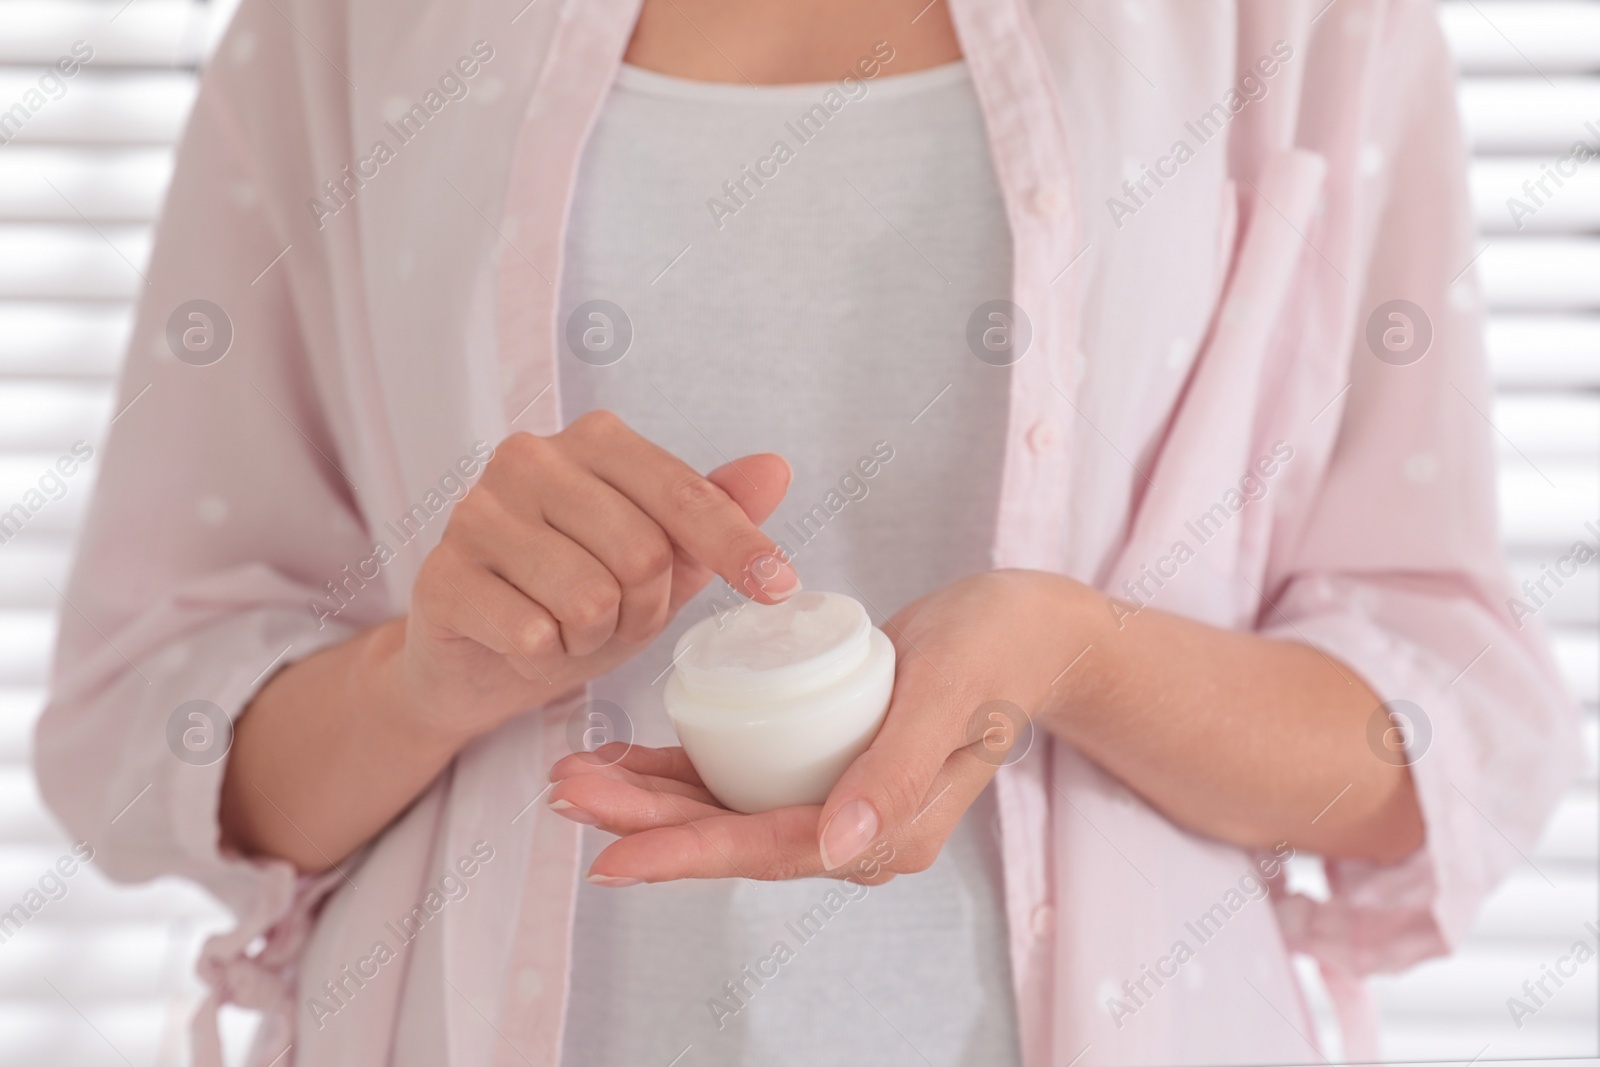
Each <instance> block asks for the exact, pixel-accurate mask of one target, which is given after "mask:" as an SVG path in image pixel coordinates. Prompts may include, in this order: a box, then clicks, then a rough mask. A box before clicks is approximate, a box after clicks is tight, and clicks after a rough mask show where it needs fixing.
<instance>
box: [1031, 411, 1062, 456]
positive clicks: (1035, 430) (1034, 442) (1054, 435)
mask: <svg viewBox="0 0 1600 1067" xmlns="http://www.w3.org/2000/svg"><path fill="white" fill-rule="evenodd" d="M1060 439H1061V427H1060V426H1059V425H1058V424H1057V423H1056V421H1055V420H1054V419H1040V420H1039V421H1038V422H1036V423H1034V424H1033V426H1032V427H1030V428H1029V429H1028V447H1029V448H1031V449H1033V450H1034V451H1035V452H1048V451H1050V450H1051V449H1052V448H1054V447H1055V446H1056V442H1057V441H1059V440H1060Z"/></svg>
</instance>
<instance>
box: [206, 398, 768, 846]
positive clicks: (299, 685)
mask: <svg viewBox="0 0 1600 1067" xmlns="http://www.w3.org/2000/svg"><path fill="white" fill-rule="evenodd" d="M788 487H789V467H788V464H786V463H784V461H783V460H782V459H781V458H779V457H778V456H772V455H757V456H746V457H745V458H743V459H740V460H737V461H735V462H734V463H730V464H728V465H727V466H724V467H721V468H718V469H717V470H715V471H712V472H711V473H710V474H709V475H706V476H704V477H702V476H701V475H699V474H697V473H695V471H694V470H693V469H691V468H690V467H689V466H688V465H686V464H685V463H683V462H682V461H681V460H679V459H677V458H675V457H673V456H672V455H670V454H669V453H667V452H665V451H664V450H662V449H660V448H658V447H656V446H655V445H653V444H651V443H650V442H649V441H646V440H645V439H644V438H642V437H640V436H639V435H638V434H636V433H634V432H633V431H632V430H630V429H628V427H627V426H625V425H623V423H622V421H621V420H620V419H618V418H617V417H616V416H615V415H611V414H609V413H606V412H596V413H594V414H591V415H585V416H584V417H583V418H580V419H578V420H577V421H576V422H574V423H573V424H572V425H571V426H569V427H568V428H567V429H565V430H563V431H562V432H561V433H558V434H555V435H554V436H551V437H534V436H531V435H529V434H517V435H515V436H513V437H510V438H507V439H506V440H505V441H502V442H501V443H500V446H499V448H497V449H496V450H495V453H494V455H493V457H492V458H491V459H490V460H489V464H488V467H487V468H486V469H485V470H484V472H483V476H482V477H481V478H480V479H479V480H478V482H477V484H476V485H474V486H473V487H472V489H471V490H470V491H469V492H468V493H467V495H466V496H465V497H464V498H463V499H462V500H461V502H460V503H459V504H457V505H456V508H455V510H454V511H453V512H452V514H451V516H450V521H449V523H448V525H447V526H446V527H445V531H444V534H443V536H442V538H441V540H440V542H439V544H438V545H437V546H435V548H434V549H433V551H432V552H431V553H430V554H429V555H428V558H427V559H426V560H425V561H424V562H423V565H422V568H421V573H420V574H419V576H418V578H417V581H416V583H415V586H414V587H413V590H412V598H411V610H410V613H409V614H408V615H406V616H404V617H402V618H399V619H395V620H391V621H389V622H386V623H382V624H380V625H378V626H374V627H372V628H371V629H369V630H366V631H365V632H363V633H361V634H358V635H356V636H355V637H353V638H351V639H349V640H347V641H344V642H342V643H340V644H337V645H334V646H332V647H330V648H326V649H323V650H322V651H321V652H318V653H317V654H315V655H313V656H309V657H307V658H305V659H303V660H301V661H299V662H298V663H295V664H293V665H291V666H289V667H287V668H285V669H284V670H282V671H279V672H278V673H277V674H276V675H274V676H273V678H272V679H271V680H270V681H269V682H267V684H266V685H265V686H264V687H263V688H262V690H261V692H259V693H257V694H256V698H255V700H253V701H252V702H251V704H250V706H249V708H248V709H247V710H246V713H245V714H244V715H242V716H240V718H239V720H238V723H237V725H236V727H235V734H234V743H233V749H232V751H231V752H230V754H229V758H228V765H227V772H226V774H225V776H224V778H223V784H222V802H221V809H220V817H221V822H222V840H223V843H224V845H225V846H226V847H228V848H230V849H234V850H237V851H239V852H243V853H247V854H258V855H272V856H281V857H283V858H284V859H287V860H290V861H292V862H293V863H294V864H295V865H296V866H298V867H299V868H300V869H301V870H303V871H320V870H325V869H327V868H328V867H331V866H333V865H334V864H335V863H337V862H339V860H340V859H342V858H343V857H345V856H347V855H349V854H350V853H351V852H352V851H354V850H355V849H357V848H359V847H360V846H361V845H363V844H364V843H366V842H367V841H369V840H371V838H372V836H373V835H374V834H376V833H378V832H379V831H380V830H382V829H383V827H384V826H385V825H387V824H388V823H389V822H390V820H392V819H393V818H394V817H395V816H396V815H397V814H398V813H400V812H401V811H403V810H404V809H405V807H406V806H407V805H408V804H410V803H411V802H412V801H414V800H415V799H416V798H417V796H418V794H420V793H421V792H422V791H423V790H424V789H426V788H427V787H428V784H429V783H430V782H432V781H433V780H434V779H435V778H437V777H438V775H439V772H440V771H441V770H442V769H443V768H444V767H446V766H447V765H448V764H449V762H450V761H451V760H452V759H454V758H455V755H456V753H457V752H459V751H460V750H461V748H462V746H463V745H465V744H466V743H467V742H468V741H470V740H472V739H473V738H474V737H477V736H479V735H480V734H483V733H485V732H487V731H489V730H492V729H494V728H495V727H496V726H499V725H500V724H501V723H503V722H505V721H506V720H508V719H510V718H511V717H512V716H514V715H516V714H517V713H519V712H521V711H524V710H527V709H530V708H535V707H538V706H540V705H542V704H546V703H549V702H550V701H552V700H554V699H556V698H557V697H560V696H562V695H563V694H565V693H567V692H568V691H570V690H572V689H573V688H575V687H577V686H579V685H582V684H583V683H584V682H587V681H588V680H589V679H591V678H594V677H596V676H597V675H600V674H604V673H605V672H606V671H608V670H610V669H611V668H613V667H615V666H616V665H617V664H618V663H620V662H621V661H622V660H624V659H626V658H627V657H629V656H631V655H633V654H634V653H635V652H636V651H638V650H639V649H641V648H643V647H644V646H645V645H646V644H647V643H648V642H649V641H650V639H651V638H652V637H654V636H655V635H656V634H657V633H658V632H660V630H661V628H662V627H663V626H664V625H665V624H666V623H667V621H668V619H670V618H671V617H672V614H673V613H674V612H676V611H677V610H678V608H679V607H680V606H681V605H682V604H683V603H684V601H686V600H688V599H689V597H691V596H693V595H694V593H696V592H697V591H698V590H699V589H701V588H702V587H703V586H704V585H705V584H706V582H708V581H709V580H710V579H711V576H712V575H713V574H720V575H721V576H722V577H723V578H725V579H727V580H728V582H729V583H730V584H732V585H733V587H734V588H735V589H738V590H740V591H742V592H744V593H746V594H748V595H750V596H752V597H753V598H755V599H758V600H761V601H763V602H766V603H769V604H770V603H774V602H776V601H778V600H781V599H783V598H784V597H785V596H787V595H789V594H791V593H793V592H794V591H795V590H797V589H799V588H800V583H799V580H798V578H796V577H795V574H794V571H793V569H791V568H790V566H789V564H788V563H787V562H786V561H785V560H784V559H783V558H782V556H781V555H780V553H779V550H778V548H777V546H776V545H774V544H773V543H772V541H771V540H769V539H768V538H767V536H766V535H765V534H763V533H762V532H761V530H760V529H759V528H758V526H757V524H758V523H760V522H761V521H762V520H764V519H765V518H766V517H767V516H768V515H770V514H771V513H772V510H773V508H775V507H777V505H778V502H779V501H780V500H782V499H783V494H784V493H785V492H786V491H787V490H788Z"/></svg>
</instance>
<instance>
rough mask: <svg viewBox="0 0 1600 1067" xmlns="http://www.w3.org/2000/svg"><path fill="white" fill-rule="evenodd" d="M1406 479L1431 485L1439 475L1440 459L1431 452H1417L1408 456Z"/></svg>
mask: <svg viewBox="0 0 1600 1067" xmlns="http://www.w3.org/2000/svg"><path fill="white" fill-rule="evenodd" d="M1405 475H1406V479H1407V480H1408V481H1411V482H1415V483H1416V484H1417V485H1430V484H1432V483H1433V482H1434V481H1435V480H1437V479H1438V477H1439V460H1438V457H1436V456H1434V455H1433V454H1432V453H1431V452H1415V453H1413V454H1411V455H1409V456H1407V457H1406V465H1405Z"/></svg>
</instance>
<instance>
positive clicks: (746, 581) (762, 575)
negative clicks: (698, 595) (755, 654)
mask: <svg viewBox="0 0 1600 1067" xmlns="http://www.w3.org/2000/svg"><path fill="white" fill-rule="evenodd" d="M580 424H581V425H580ZM572 429H573V430H574V431H576V432H575V434H574V438H573V439H574V441H575V442H576V443H577V445H578V452H579V456H580V458H581V459H582V460H583V462H584V463H585V464H586V465H587V466H588V467H589V469H590V470H591V471H592V472H593V473H594V474H595V475H596V476H597V477H599V478H600V479H602V480H603V481H605V482H607V483H608V484H610V485H611V486H613V487H614V488H615V489H616V490H617V491H618V492H620V493H622V494H623V495H624V496H626V497H627V498H628V499H629V500H631V501H633V503H634V504H636V505H637V506H638V507H639V508H640V510H642V511H643V512H644V513H645V514H646V515H649V516H650V518H652V519H653V520H655V522H656V523H657V524H659V525H660V526H661V528H662V529H663V530H665V531H666V533H667V536H668V537H669V538H671V539H672V541H673V542H674V543H675V544H677V545H678V546H679V547H680V548H682V549H683V551H684V552H685V553H686V554H688V555H689V556H690V557H691V558H692V559H694V560H696V561H697V562H699V563H701V564H704V565H705V566H706V567H708V568H710V569H711V570H712V571H714V572H716V573H717V574H718V575H719V576H720V577H721V578H722V579H723V580H724V581H726V582H727V583H728V584H729V585H731V586H732V587H733V588H734V589H737V590H738V591H739V592H741V593H743V594H745V595H746V596H748V597H750V598H751V599H755V600H760V601H761V602H763V603H767V604H776V603H778V602H779V601H781V600H785V599H787V598H788V597H790V596H792V595H794V594H795V593H796V592H798V591H799V589H800V576H799V575H798V574H796V573H795V570H794V568H793V567H792V566H791V565H790V563H789V561H788V559H787V558H786V557H785V555H784V553H783V551H782V550H781V549H779V547H778V545H777V544H776V543H775V542H774V541H773V540H772V539H771V538H770V537H768V536H767V535H766V534H764V533H762V532H761V528H760V527H759V526H757V525H756V524H755V523H754V522H752V521H751V519H750V516H749V515H747V514H746V513H745V509H744V508H743V507H741V506H740V505H739V503H738V502H736V501H735V500H734V499H733V497H731V496H729V495H728V493H727V492H726V491H725V490H723V489H722V488H721V487H720V486H718V485H717V484H716V483H715V482H713V481H711V480H710V479H708V478H707V477H705V476H704V475H703V474H700V473H699V472H698V471H696V470H695V469H694V468H693V467H691V466H689V465H688V464H687V463H685V462H683V460H681V459H679V458H678V457H677V456H674V455H673V454H672V453H671V452H668V451H667V450H666V449H664V448H662V447H660V446H659V445H656V444H654V443H653V442H651V441H648V440H646V439H645V438H644V437H641V436H640V435H639V434H637V433H635V432H634V431H633V430H632V429H631V428H629V427H628V426H627V424H626V423H624V422H623V421H622V420H621V419H619V418H618V417H617V416H615V415H613V414H611V413H610V412H603V411H597V412H591V413H590V414H589V415H586V416H584V418H583V419H581V420H579V422H578V423H574V424H573V427H572ZM787 488H788V486H787V485H786V484H785V485H778V484H769V485H760V484H752V487H751V492H750V493H749V494H748V496H749V497H750V498H751V502H752V504H755V503H764V502H766V501H768V500H771V502H772V503H773V504H774V505H775V504H776V499H773V498H774V497H776V498H778V499H781V498H782V496H783V494H784V492H785V490H786V489H787Z"/></svg>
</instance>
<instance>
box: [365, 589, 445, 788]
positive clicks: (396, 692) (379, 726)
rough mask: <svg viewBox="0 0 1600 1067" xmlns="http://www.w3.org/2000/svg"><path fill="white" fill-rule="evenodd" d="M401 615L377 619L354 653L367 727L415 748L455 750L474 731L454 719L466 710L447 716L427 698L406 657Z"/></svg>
mask: <svg viewBox="0 0 1600 1067" xmlns="http://www.w3.org/2000/svg"><path fill="white" fill-rule="evenodd" d="M406 624H407V619H406V617H405V616H400V617H398V618H395V619H391V620H389V621H388V622H385V623H381V624H380V625H378V626H376V627H374V628H373V629H372V630H370V631H368V633H367V634H366V636H365V637H364V638H363V647H362V649H361V652H360V655H359V656H358V657H357V659H356V671H355V673H356V674H357V676H358V677H357V678H355V679H353V681H354V683H355V685H356V686H357V687H359V689H361V690H364V691H365V693H366V694H367V697H366V699H364V700H363V699H360V698H359V696H358V697H357V699H358V702H359V703H360V704H361V706H362V709H363V713H364V716H365V717H367V718H368V719H369V727H370V728H371V729H373V730H376V731H380V732H382V733H384V734H389V735H393V736H394V737H395V738H396V740H397V742H398V743H399V744H402V745H404V746H405V747H407V748H414V749H415V750H416V751H417V752H418V753H419V754H424V755H433V756H434V757H435V758H438V757H440V756H443V758H444V761H445V762H448V760H449V758H450V757H452V756H454V755H455V754H456V753H457V752H459V751H460V750H461V749H462V748H464V747H466V745H467V744H468V743H469V742H471V741H472V740H473V738H474V736H475V735H474V734H473V733H472V732H471V731H470V730H467V729H461V728H457V727H456V725H455V722H456V721H461V722H466V721H470V720H469V718H468V717H467V716H459V717H455V716H451V715H449V714H448V712H444V713H441V709H440V708H439V707H437V706H436V705H435V704H433V702H431V701H430V700H429V699H428V698H427V696H426V695H425V693H424V688H423V686H422V684H421V682H420V680H419V679H418V678H417V677H416V675H415V673H414V671H413V670H412V668H411V664H410V663H409V662H408V660H407V657H406Z"/></svg>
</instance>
